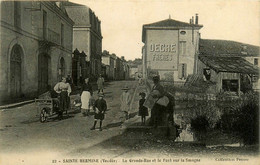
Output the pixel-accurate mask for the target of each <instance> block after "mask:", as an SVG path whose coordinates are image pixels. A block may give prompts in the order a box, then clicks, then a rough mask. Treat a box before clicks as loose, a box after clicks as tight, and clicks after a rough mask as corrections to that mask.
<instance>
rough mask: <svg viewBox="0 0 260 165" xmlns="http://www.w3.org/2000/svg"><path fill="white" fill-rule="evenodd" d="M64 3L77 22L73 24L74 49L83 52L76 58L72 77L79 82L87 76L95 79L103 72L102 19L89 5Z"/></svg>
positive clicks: (69, 14)
mask: <svg viewBox="0 0 260 165" xmlns="http://www.w3.org/2000/svg"><path fill="white" fill-rule="evenodd" d="M63 5H64V7H65V9H66V12H67V13H68V16H69V17H70V18H71V19H72V20H73V21H74V22H75V24H74V26H73V51H75V50H77V52H79V53H81V55H76V56H75V58H74V64H73V66H74V67H73V73H72V77H73V79H77V82H78V81H79V79H84V78H86V77H90V78H91V80H95V79H97V77H98V76H99V74H101V64H102V62H101V61H102V59H101V58H102V34H101V21H100V20H99V19H98V17H97V16H96V15H95V13H94V12H93V11H92V10H91V9H90V8H89V7H87V6H84V5H80V4H75V3H70V2H63ZM77 52H76V53H77ZM78 57H83V58H78ZM84 57H85V59H84ZM74 81H76V80H74Z"/></svg>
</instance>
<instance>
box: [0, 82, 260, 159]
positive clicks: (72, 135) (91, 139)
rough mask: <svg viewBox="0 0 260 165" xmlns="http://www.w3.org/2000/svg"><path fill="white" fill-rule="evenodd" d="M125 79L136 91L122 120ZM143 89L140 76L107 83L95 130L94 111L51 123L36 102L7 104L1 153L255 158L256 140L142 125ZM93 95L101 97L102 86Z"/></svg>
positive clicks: (14, 155) (12, 156)
mask: <svg viewBox="0 0 260 165" xmlns="http://www.w3.org/2000/svg"><path fill="white" fill-rule="evenodd" d="M126 85H127V86H128V87H129V88H130V93H131V95H132V96H133V99H132V103H131V106H130V108H131V110H130V117H131V118H130V119H129V120H127V121H125V122H124V123H123V125H122V126H121V124H122V122H121V120H120V116H121V114H120V113H121V112H120V99H119V97H120V94H121V93H122V90H121V89H122V88H123V87H125V86H126ZM141 91H142V92H147V89H146V86H145V85H142V86H140V85H138V83H137V82H136V81H114V82H108V83H106V85H105V91H104V93H105V99H106V101H107V104H108V111H107V112H106V117H105V120H104V123H103V130H102V131H99V130H98V129H96V130H93V131H91V130H90V128H91V127H92V126H93V121H94V117H93V113H92V114H91V115H90V116H89V117H83V116H82V114H81V113H80V111H79V110H78V109H72V110H71V111H69V115H68V117H66V115H65V119H63V120H61V121H60V120H57V119H55V118H54V119H50V121H48V122H46V123H41V122H40V121H39V112H37V107H36V105H35V104H34V103H32V104H27V105H23V106H20V107H15V108H10V109H2V110H1V111H0V121H1V124H0V126H1V128H0V133H1V142H0V147H1V153H0V159H1V161H2V162H4V163H7V162H8V161H12V163H15V164H26V162H27V163H29V164H32V163H35V162H37V163H38V164H53V163H56V164H63V163H67V164H73V163H78V162H79V161H82V162H81V163H95V161H99V163H100V162H101V161H107V162H108V163H121V162H122V161H123V159H126V161H127V160H128V161H130V160H133V161H134V160H135V161H143V163H145V162H144V161H147V162H146V163H149V161H150V160H152V158H165V160H164V161H165V162H164V163H171V162H172V161H177V162H178V161H180V159H181V158H183V159H184V160H185V161H186V162H203V161H206V160H213V161H214V160H215V161H216V159H220V160H221V159H224V158H225V159H229V158H232V159H234V161H238V160H236V158H235V157H237V158H239V159H241V160H239V161H242V162H248V161H250V162H251V161H254V160H255V158H256V157H255V154H256V153H257V152H256V151H257V146H249V147H243V148H233V147H213V148H207V147H206V146H205V145H203V144H200V143H198V142H174V139H169V138H167V137H165V132H163V131H162V130H161V129H160V128H158V129H157V130H153V129H150V128H149V127H147V126H145V127H143V126H140V117H139V116H138V115H137V112H138V99H139V92H141ZM94 97H95V98H97V91H95V92H94ZM72 98H75V95H74V96H72ZM97 128H98V124H97ZM158 133H159V134H158ZM158 135H159V136H158ZM36 153H37V154H36ZM234 156H235V157H234ZM139 158H140V159H139ZM146 158H147V160H144V159H146ZM102 159H104V160H102ZM39 160H42V161H41V162H39ZM75 161H77V162H75ZM84 161H85V162H84ZM116 161H119V162H116ZM216 163H217V162H216Z"/></svg>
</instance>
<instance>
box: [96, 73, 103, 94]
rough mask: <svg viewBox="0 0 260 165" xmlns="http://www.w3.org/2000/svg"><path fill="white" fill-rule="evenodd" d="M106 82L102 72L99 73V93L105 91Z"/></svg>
mask: <svg viewBox="0 0 260 165" xmlns="http://www.w3.org/2000/svg"><path fill="white" fill-rule="evenodd" d="M104 82H105V80H104V78H103V77H102V75H101V74H100V75H99V78H98V80H97V86H98V93H100V92H102V93H103V92H104V91H103V89H104Z"/></svg>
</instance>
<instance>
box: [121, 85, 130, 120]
mask: <svg viewBox="0 0 260 165" xmlns="http://www.w3.org/2000/svg"><path fill="white" fill-rule="evenodd" d="M122 90H124V92H123V93H122V94H121V97H120V101H121V107H120V109H121V111H122V116H121V122H124V121H125V120H127V119H128V115H129V114H128V113H129V107H130V103H131V96H130V93H129V92H128V90H129V88H128V87H125V88H123V89H122Z"/></svg>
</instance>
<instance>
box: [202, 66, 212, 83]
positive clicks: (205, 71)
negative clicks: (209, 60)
mask: <svg viewBox="0 0 260 165" xmlns="http://www.w3.org/2000/svg"><path fill="white" fill-rule="evenodd" d="M203 75H204V78H205V80H206V81H209V80H210V76H211V74H210V69H208V68H205V69H203Z"/></svg>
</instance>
